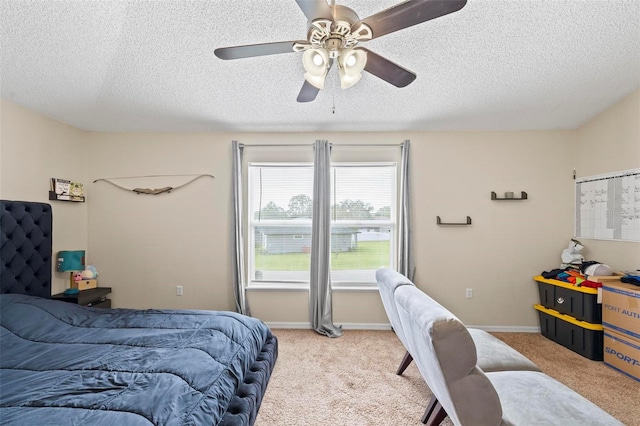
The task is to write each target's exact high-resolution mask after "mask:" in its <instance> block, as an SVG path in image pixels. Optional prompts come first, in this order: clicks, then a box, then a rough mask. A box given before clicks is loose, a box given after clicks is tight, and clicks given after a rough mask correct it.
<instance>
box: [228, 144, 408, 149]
mask: <svg viewBox="0 0 640 426" xmlns="http://www.w3.org/2000/svg"><path fill="white" fill-rule="evenodd" d="M240 144H241V145H242V146H244V147H291V146H296V147H304V146H313V144H301V143H293V144H285V143H281V144H243V143H240ZM330 145H331V146H332V147H336V148H338V147H343V146H349V147H366V148H371V147H390V146H402V144H401V143H393V144H356V143H347V144H344V143H341V144H333V143H331V144H330Z"/></svg>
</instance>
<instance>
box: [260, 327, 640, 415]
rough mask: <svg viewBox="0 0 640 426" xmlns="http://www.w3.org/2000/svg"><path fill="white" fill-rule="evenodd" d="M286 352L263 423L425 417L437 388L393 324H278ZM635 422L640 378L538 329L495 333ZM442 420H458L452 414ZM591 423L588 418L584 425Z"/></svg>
mask: <svg viewBox="0 0 640 426" xmlns="http://www.w3.org/2000/svg"><path fill="white" fill-rule="evenodd" d="M273 331H274V334H275V335H276V336H277V337H278V343H279V356H278V361H277V363H276V366H275V369H274V371H273V374H272V376H271V380H270V382H269V385H268V387H267V392H266V394H265V396H264V399H263V401H262V406H261V407H260V411H259V413H258V417H257V420H256V426H287V425H296V426H297V425H309V426H320V425H333V426H347V425H348V426H360V425H362V426H365V425H366V426H377V425H389V426H392V425H393V426H398V425H416V426H418V425H421V424H422V423H421V422H420V418H421V417H422V414H423V413H424V410H425V408H426V405H427V402H428V401H429V397H430V395H431V391H430V390H429V388H428V387H427V385H426V383H425V382H424V380H423V379H422V376H420V373H419V372H418V369H417V368H416V366H415V363H412V364H411V365H410V366H409V368H407V370H406V371H405V372H404V374H403V375H402V376H397V375H396V374H395V371H396V369H397V368H398V365H399V364H400V361H401V360H402V357H403V356H404V353H405V350H404V347H403V346H402V344H401V343H400V341H399V340H398V338H397V337H396V336H395V334H394V333H393V332H392V331H370V330H345V331H344V335H343V336H342V337H339V338H336V339H331V338H328V337H324V336H321V335H319V334H317V333H316V332H314V331H312V330H284V329H276V330H273ZM493 334H494V335H496V336H497V337H499V338H500V339H502V340H504V341H505V342H506V343H508V344H509V345H511V346H512V347H513V348H515V349H516V350H518V351H520V352H521V353H522V354H524V355H525V356H527V357H528V358H529V359H531V360H532V361H533V362H535V363H536V364H537V365H538V366H539V367H540V368H541V369H542V371H544V372H545V373H546V374H548V375H550V376H552V377H554V378H555V379H557V380H559V381H561V382H562V383H564V384H565V385H567V386H569V387H570V388H572V389H574V390H576V391H577V392H578V393H580V394H581V395H583V396H584V397H585V398H587V399H589V400H591V401H593V402H594V403H596V404H597V405H598V406H600V407H601V408H603V409H604V410H605V411H607V412H609V413H610V414H611V415H613V416H614V417H616V418H617V419H618V420H620V421H621V422H623V423H624V424H625V425H628V426H640V404H639V397H640V383H639V382H637V381H635V380H633V379H630V378H628V377H626V376H624V375H622V374H620V373H618V372H616V371H614V370H612V369H610V368H609V367H607V366H605V365H604V364H603V363H602V362H597V361H591V360H589V359H587V358H584V357H582V356H580V355H578V354H576V353H574V352H572V351H570V350H568V349H566V348H564V347H563V346H561V345H558V344H557V343H555V342H552V341H551V340H549V339H546V338H545V337H543V336H541V335H540V334H535V333H493ZM442 425H443V426H444V425H447V426H450V425H452V423H451V421H450V419H449V418H447V419H445V421H444V422H443V423H442ZM581 426H583V425H581Z"/></svg>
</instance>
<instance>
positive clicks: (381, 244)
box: [248, 163, 397, 288]
mask: <svg viewBox="0 0 640 426" xmlns="http://www.w3.org/2000/svg"><path fill="white" fill-rule="evenodd" d="M396 174H397V167H396V164H395V163H332V166H331V188H332V190H331V280H332V286H333V287H334V288H336V287H370V286H373V285H375V283H376V282H375V271H376V269H378V268H380V267H382V266H386V267H395V265H394V260H393V259H395V245H396V244H395V242H396V236H395V231H396V205H397V192H396V182H397V178H396ZM312 196H313V164H308V163H249V167H248V208H249V210H248V211H249V218H248V222H249V226H248V229H249V244H248V247H249V250H248V252H249V253H248V257H249V259H248V265H249V277H250V279H249V283H248V285H249V286H250V287H264V286H271V287H273V286H276V287H282V288H292V287H303V288H306V287H308V284H309V267H310V251H311V238H312V236H311V229H312V228H311V217H312V202H313V200H312Z"/></svg>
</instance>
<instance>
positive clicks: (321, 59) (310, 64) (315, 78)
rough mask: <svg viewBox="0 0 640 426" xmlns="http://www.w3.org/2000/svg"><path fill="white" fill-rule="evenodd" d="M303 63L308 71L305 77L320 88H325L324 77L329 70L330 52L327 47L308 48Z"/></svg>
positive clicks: (303, 56)
mask: <svg viewBox="0 0 640 426" xmlns="http://www.w3.org/2000/svg"><path fill="white" fill-rule="evenodd" d="M302 65H303V66H304V69H305V70H306V71H307V72H306V73H304V78H305V80H307V81H308V82H309V83H311V84H312V85H313V86H314V87H317V88H318V89H323V88H324V79H325V77H326V76H327V73H328V72H329V52H327V49H322V48H318V49H308V50H306V51H305V52H304V54H303V55H302Z"/></svg>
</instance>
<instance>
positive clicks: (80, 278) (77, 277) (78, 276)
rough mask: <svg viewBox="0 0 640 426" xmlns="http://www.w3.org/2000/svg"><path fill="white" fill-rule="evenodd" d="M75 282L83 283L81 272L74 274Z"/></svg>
mask: <svg viewBox="0 0 640 426" xmlns="http://www.w3.org/2000/svg"><path fill="white" fill-rule="evenodd" d="M73 280H74V281H82V273H81V272H74V273H73Z"/></svg>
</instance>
